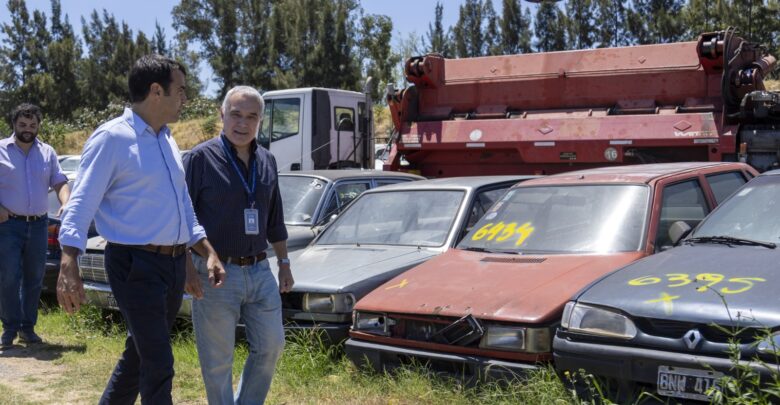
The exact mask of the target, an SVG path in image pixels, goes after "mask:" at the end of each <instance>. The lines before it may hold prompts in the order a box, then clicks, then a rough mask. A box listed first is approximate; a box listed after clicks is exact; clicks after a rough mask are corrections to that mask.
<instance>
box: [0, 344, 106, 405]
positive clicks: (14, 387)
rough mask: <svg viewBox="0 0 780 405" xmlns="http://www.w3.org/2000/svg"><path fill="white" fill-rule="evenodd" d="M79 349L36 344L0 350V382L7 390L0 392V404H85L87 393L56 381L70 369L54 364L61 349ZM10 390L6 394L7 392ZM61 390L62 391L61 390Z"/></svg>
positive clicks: (76, 348)
mask: <svg viewBox="0 0 780 405" xmlns="http://www.w3.org/2000/svg"><path fill="white" fill-rule="evenodd" d="M70 350H77V351H78V350H83V348H81V347H65V346H61V345H56V344H55V345H50V344H36V345H28V346H25V345H22V344H17V345H16V346H14V347H12V348H10V349H7V350H0V386H2V388H4V390H6V391H8V392H6V393H5V394H6V395H2V396H0V404H3V405H5V404H19V403H20V402H21V403H28V402H29V403H35V404H85V403H89V401H88V400H87V398H88V396H90V394H88V393H85V392H79V391H77V390H75V389H62V386H61V385H60V384H58V382H60V381H62V380H63V376H64V374H65V373H68V372H72V370H68V369H67V368H66V367H65V366H63V365H61V364H58V362H57V359H59V358H60V357H61V356H62V353H63V352H65V351H70ZM9 392H10V395H8V393H9ZM63 393H64V394H63ZM91 395H92V396H94V393H92V394H91Z"/></svg>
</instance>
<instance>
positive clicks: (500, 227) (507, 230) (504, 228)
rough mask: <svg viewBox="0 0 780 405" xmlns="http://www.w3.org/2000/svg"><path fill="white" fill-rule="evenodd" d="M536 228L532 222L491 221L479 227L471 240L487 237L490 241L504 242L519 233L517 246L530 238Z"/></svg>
mask: <svg viewBox="0 0 780 405" xmlns="http://www.w3.org/2000/svg"><path fill="white" fill-rule="evenodd" d="M535 229H536V228H534V227H533V225H531V223H530V222H526V223H524V224H522V225H520V226H518V225H517V222H510V223H508V224H506V223H504V222H503V221H501V222H499V223H497V224H494V223H492V222H489V223H487V224H485V225H483V226H482V228H479V229H478V230H477V232H475V233H474V235H473V236H472V237H471V240H481V239H484V238H487V240H488V241H494V240H495V241H496V242H504V241H506V240H508V239H510V238H512V237H513V236H515V235H517V240H516V241H515V246H520V245H522V244H523V242H525V240H526V239H528V237H529V236H531V234H532V233H533V232H534V230H535Z"/></svg>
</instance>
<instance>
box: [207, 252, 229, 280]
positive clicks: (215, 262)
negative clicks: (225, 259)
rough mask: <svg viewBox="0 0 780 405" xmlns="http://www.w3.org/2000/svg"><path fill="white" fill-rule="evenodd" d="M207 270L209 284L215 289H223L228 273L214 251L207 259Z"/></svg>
mask: <svg viewBox="0 0 780 405" xmlns="http://www.w3.org/2000/svg"><path fill="white" fill-rule="evenodd" d="M206 268H207V269H208V271H209V284H211V286H212V287H214V288H219V287H222V285H223V284H225V279H226V278H227V273H225V269H224V268H223V267H222V262H220V261H219V257H218V256H217V254H216V253H215V252H214V251H213V250H212V251H211V253H209V258H208V259H206Z"/></svg>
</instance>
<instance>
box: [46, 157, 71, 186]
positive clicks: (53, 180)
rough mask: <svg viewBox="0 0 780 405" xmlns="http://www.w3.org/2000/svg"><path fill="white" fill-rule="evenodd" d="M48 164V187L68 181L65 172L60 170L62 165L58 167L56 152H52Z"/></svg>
mask: <svg viewBox="0 0 780 405" xmlns="http://www.w3.org/2000/svg"><path fill="white" fill-rule="evenodd" d="M49 166H50V170H49V172H50V173H51V175H50V176H49V187H54V186H56V185H58V184H61V183H64V182H66V181H68V177H67V176H65V173H63V172H62V167H60V162H59V160H58V159H57V154H56V153H54V152H52V154H51V159H49Z"/></svg>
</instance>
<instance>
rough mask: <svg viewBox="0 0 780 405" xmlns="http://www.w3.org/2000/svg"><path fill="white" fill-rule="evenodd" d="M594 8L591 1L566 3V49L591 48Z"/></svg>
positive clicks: (570, 0) (573, 0)
mask: <svg viewBox="0 0 780 405" xmlns="http://www.w3.org/2000/svg"><path fill="white" fill-rule="evenodd" d="M593 12H594V7H593V2H592V1H591V0H567V1H566V16H567V18H566V33H567V34H568V35H567V37H568V40H569V41H568V42H569V43H568V49H586V48H590V47H592V46H593V34H594V31H595V29H596V27H595V26H594V24H593V18H592V15H593Z"/></svg>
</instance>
